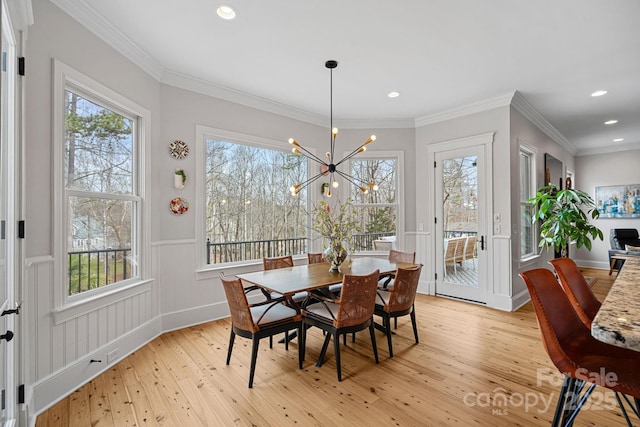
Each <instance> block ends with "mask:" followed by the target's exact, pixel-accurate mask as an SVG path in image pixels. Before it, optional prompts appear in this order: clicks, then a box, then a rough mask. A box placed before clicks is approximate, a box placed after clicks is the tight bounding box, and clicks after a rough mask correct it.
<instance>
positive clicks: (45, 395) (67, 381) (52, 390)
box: [26, 317, 164, 425]
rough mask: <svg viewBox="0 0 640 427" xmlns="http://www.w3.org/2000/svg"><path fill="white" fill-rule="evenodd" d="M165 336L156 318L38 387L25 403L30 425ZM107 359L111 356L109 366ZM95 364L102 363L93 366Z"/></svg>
mask: <svg viewBox="0 0 640 427" xmlns="http://www.w3.org/2000/svg"><path fill="white" fill-rule="evenodd" d="M163 332H164V331H163V330H162V321H161V318H160V317H156V318H154V319H152V320H150V321H149V322H147V323H145V324H143V325H140V327H138V328H136V329H134V330H132V331H131V332H128V333H126V334H124V335H122V336H121V337H119V338H118V339H116V340H114V341H112V342H110V343H109V344H108V345H106V346H104V347H101V348H99V349H97V350H95V351H94V352H92V353H89V354H87V355H86V356H84V357H82V358H81V359H78V360H77V361H75V362H74V363H72V364H70V365H68V366H65V367H64V368H63V369H60V370H58V371H56V372H54V373H52V374H51V375H49V376H47V377H46V378H43V379H42V380H40V381H38V382H37V383H35V384H34V385H33V388H32V390H30V392H29V393H28V395H29V396H30V399H29V400H28V401H27V402H26V405H27V407H28V408H29V409H28V413H29V414H30V415H29V425H35V420H36V417H37V415H38V414H40V413H41V412H43V411H45V410H46V409H48V408H50V407H51V406H53V405H54V404H56V403H57V402H58V401H59V400H61V399H63V398H65V397H66V396H68V395H69V394H70V393H73V392H74V391H75V390H77V389H78V388H79V387H81V386H82V385H84V384H86V383H87V382H88V381H91V380H92V379H93V378H95V377H97V376H98V375H100V374H102V373H103V372H105V371H106V370H107V369H109V368H110V367H111V366H113V365H115V364H117V363H118V362H120V361H121V360H122V359H124V358H125V357H127V356H128V355H129V354H131V353H133V352H134V351H136V350H137V349H139V348H141V347H143V346H145V345H146V344H147V343H149V342H151V341H152V340H153V339H155V338H156V337H158V336H159V335H161V334H162V333H163ZM114 352H115V354H117V356H116V357H114V356H113V355H114ZM107 355H110V360H109V361H108V362H107V360H108V356H107ZM92 360H97V361H100V362H91V361H92Z"/></svg>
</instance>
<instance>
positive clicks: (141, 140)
mask: <svg viewBox="0 0 640 427" xmlns="http://www.w3.org/2000/svg"><path fill="white" fill-rule="evenodd" d="M53 75H54V78H53V149H52V152H53V159H54V166H53V182H54V186H53V198H54V200H53V212H54V227H53V247H54V248H53V253H54V276H55V278H56V280H57V283H58V285H57V286H55V290H54V304H55V307H57V308H56V311H55V313H54V314H55V323H56V324H58V323H60V322H64V321H66V320H68V319H70V318H73V317H77V316H79V315H81V314H82V313H83V312H85V311H86V310H87V309H89V308H88V307H86V304H87V303H89V304H93V305H95V306H100V304H104V303H105V302H106V301H105V299H108V300H115V299H118V298H121V297H122V293H123V292H125V291H126V292H129V293H131V292H137V291H136V290H132V288H136V287H138V286H139V285H142V284H148V283H149V280H147V279H145V278H147V277H148V266H149V263H148V259H149V251H150V244H149V224H150V218H149V212H148V209H146V208H145V203H144V201H145V189H146V181H147V179H146V174H147V171H148V170H149V168H148V164H147V162H148V155H146V147H148V145H149V144H148V138H149V135H150V134H151V125H150V122H151V112H150V111H149V110H147V109H146V108H144V107H142V106H140V105H138V104H136V103H134V102H133V101H131V100H129V99H127V98H125V97H123V96H122V95H120V94H118V93H117V92H115V91H113V90H111V89H109V88H107V87H106V86H103V85H102V84H100V83H98V82H96V81H95V80H93V79H91V78H90V77H88V76H86V75H84V74H82V73H80V72H78V71H76V70H75V69H73V68H71V67H69V66H67V65H65V64H63V63H62V62H60V61H58V60H56V59H53ZM67 89H71V90H72V91H76V92H77V93H79V94H81V95H83V96H87V97H88V99H90V100H92V101H95V102H97V103H98V104H100V105H102V106H105V107H107V108H113V109H114V111H117V112H119V113H121V114H122V113H123V112H126V114H123V115H126V116H127V117H131V118H133V120H134V121H135V123H136V124H135V131H136V147H135V152H134V162H135V166H134V177H133V187H134V188H133V196H134V210H133V212H132V214H133V215H134V223H133V224H132V230H131V234H132V236H131V240H132V242H131V246H132V248H131V249H132V252H134V253H135V262H136V263H137V275H136V276H135V277H132V278H130V279H127V280H123V281H120V282H116V283H112V284H109V285H107V286H102V287H99V288H96V289H92V290H90V291H85V292H81V293H79V294H75V295H68V288H67V283H68V278H67V260H68V257H67V253H68V249H67V233H68V230H67V228H68V227H67V214H68V213H67V206H66V200H67V194H68V193H67V189H66V188H65V181H64V162H65V159H64V156H65V130H66V129H65V111H64V99H65V90H67Z"/></svg>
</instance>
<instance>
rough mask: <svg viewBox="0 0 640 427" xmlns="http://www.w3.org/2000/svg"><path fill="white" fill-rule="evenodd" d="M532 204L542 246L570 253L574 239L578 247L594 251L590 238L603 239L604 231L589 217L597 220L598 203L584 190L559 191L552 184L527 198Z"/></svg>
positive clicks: (564, 253)
mask: <svg viewBox="0 0 640 427" xmlns="http://www.w3.org/2000/svg"><path fill="white" fill-rule="evenodd" d="M527 202H529V203H532V204H533V208H534V214H533V217H532V222H533V223H535V222H536V221H540V242H539V244H538V246H539V247H541V248H545V249H548V248H550V247H553V248H554V250H555V251H556V252H559V253H560V256H563V257H566V256H567V255H568V248H569V244H570V243H571V242H576V247H577V248H581V247H582V246H584V247H585V248H587V249H588V250H591V241H592V240H595V239H596V238H599V239H600V240H604V237H603V234H602V231H601V230H600V229H599V228H597V227H596V226H594V225H592V224H590V223H589V217H591V219H596V218H598V217H599V216H600V212H599V211H598V209H596V205H595V202H594V201H593V199H592V198H591V196H589V194H587V193H585V192H584V191H581V190H557V189H556V186H555V185H553V184H551V185H547V186H545V187H541V188H539V189H538V191H537V192H536V196H535V197H532V198H531V199H529V200H527Z"/></svg>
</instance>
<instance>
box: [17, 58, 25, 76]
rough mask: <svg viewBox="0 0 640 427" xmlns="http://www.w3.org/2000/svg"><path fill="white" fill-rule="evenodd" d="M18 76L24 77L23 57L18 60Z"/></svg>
mask: <svg viewBox="0 0 640 427" xmlns="http://www.w3.org/2000/svg"><path fill="white" fill-rule="evenodd" d="M18 74H19V75H21V76H24V56H21V57H19V58H18Z"/></svg>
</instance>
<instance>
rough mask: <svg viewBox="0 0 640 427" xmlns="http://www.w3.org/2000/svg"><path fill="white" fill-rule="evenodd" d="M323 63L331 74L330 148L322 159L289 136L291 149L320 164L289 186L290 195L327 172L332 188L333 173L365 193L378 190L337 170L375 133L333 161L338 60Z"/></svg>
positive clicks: (363, 148) (295, 193) (364, 145)
mask: <svg viewBox="0 0 640 427" xmlns="http://www.w3.org/2000/svg"><path fill="white" fill-rule="evenodd" d="M324 65H325V67H327V68H328V69H329V70H330V76H331V77H330V84H331V91H330V104H331V109H330V120H331V122H330V128H331V150H330V151H328V152H327V153H326V157H327V160H323V159H321V158H320V157H318V156H316V155H315V154H313V153H311V152H309V150H307V149H306V148H304V147H303V146H301V145H300V144H299V143H298V142H297V141H296V140H295V139H293V138H289V144H291V145H293V146H294V147H293V149H292V151H293V152H294V153H295V154H298V155H302V156H305V157H306V158H308V159H310V160H313V161H314V162H316V163H319V164H320V173H319V174H317V175H314V176H312V177H311V178H309V179H307V180H306V181H305V182H303V183H299V184H295V185H293V186H291V188H290V189H289V190H291V195H293V196H295V195H297V194H298V193H299V192H300V191H302V189H304V188H305V187H307V186H308V185H309V184H311V183H312V182H314V181H316V180H317V179H319V178H320V177H322V176H323V175H327V174H329V175H330V176H329V180H330V181H331V187H333V188H338V185H339V184H338V181H336V179H335V175H336V174H338V175H340V176H341V177H343V178H344V179H346V180H347V181H349V182H351V183H352V184H353V185H355V186H356V187H358V188H359V189H360V191H362V192H363V193H365V194H366V193H368V192H369V189H371V190H373V191H376V190H378V186H377V185H376V184H374V183H371V182H366V181H363V180H361V179H359V178H356V177H354V176H351V175H349V174H348V173H345V172H341V171H340V170H338V166H340V164H342V163H344V162H345V161H347V160H349V159H350V158H352V157H353V156H355V155H356V154H358V153H362V152H363V151H366V150H367V147H366V145H367V144H369V143H371V142H373V141H375V140H376V136H375V135H371V136H370V137H369V138H368V139H367V140H366V141H365V142H363V143H362V145H360V146H359V147H358V148H356V149H355V150H353V151H352V152H351V153H349V154H348V155H347V156H345V157H344V158H343V159H342V160H340V161H337V162H336V161H335V156H334V151H335V148H336V136H337V135H338V128H334V127H333V69H334V68H336V67H337V66H338V61H334V60H329V61H327V62H326V63H325V64H324ZM331 187H330V188H329V190H328V191H327V194H326V196H327V197H331Z"/></svg>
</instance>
